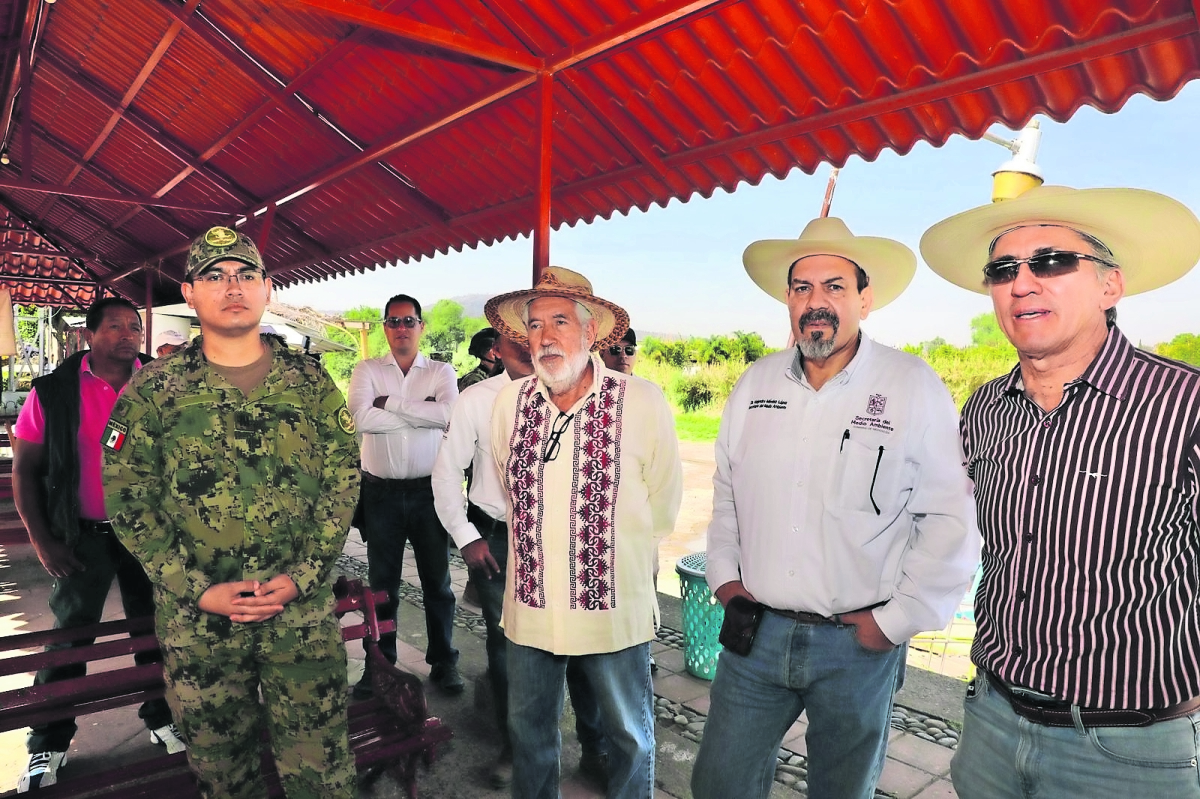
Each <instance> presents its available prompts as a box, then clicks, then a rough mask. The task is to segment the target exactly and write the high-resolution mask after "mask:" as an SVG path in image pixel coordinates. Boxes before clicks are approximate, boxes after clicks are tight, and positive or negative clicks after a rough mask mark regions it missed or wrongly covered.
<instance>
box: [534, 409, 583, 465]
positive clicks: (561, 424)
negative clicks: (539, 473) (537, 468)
mask: <svg viewBox="0 0 1200 799" xmlns="http://www.w3.org/2000/svg"><path fill="white" fill-rule="evenodd" d="M574 418H575V414H573V413H572V414H569V415H568V414H565V413H563V412H562V411H559V412H558V418H557V419H555V420H554V426H553V427H551V428H550V438H548V439H546V454H545V455H543V456H542V463H549V462H550V461H552V460H554V459H555V458H557V457H558V450H559V449H560V445H561V443H562V436H563V433H565V432H566V431H567V425H569V424H571V420H572V419H574Z"/></svg>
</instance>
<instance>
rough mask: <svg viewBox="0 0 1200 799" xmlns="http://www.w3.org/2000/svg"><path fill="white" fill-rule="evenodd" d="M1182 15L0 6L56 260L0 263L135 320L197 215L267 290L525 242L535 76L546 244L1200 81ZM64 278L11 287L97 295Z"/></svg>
mask: <svg viewBox="0 0 1200 799" xmlns="http://www.w3.org/2000/svg"><path fill="white" fill-rule="evenodd" d="M1196 9H1197V6H1196V4H1195V3H1194V2H1193V1H1192V0H1108V1H1107V2H1105V3H1097V2H1094V0H1059V2H1045V3H1022V4H1020V13H1019V14H1014V13H1013V11H1012V10H1013V4H1012V3H1011V2H1008V0H806V2H804V3H803V4H801V3H796V2H790V1H785V0H741V1H740V2H733V1H732V0H572V2H569V3H563V2H561V0H488V1H487V2H483V0H416V1H415V2H414V1H413V0H271V1H270V2H268V1H267V0H205V2H203V4H201V3H200V2H199V0H69V2H61V3H56V4H54V5H46V4H44V3H42V2H39V1H38V0H0V33H2V34H4V35H5V36H6V42H5V43H6V45H7V47H6V49H5V51H4V53H5V55H4V56H0V69H3V70H4V72H3V74H0V80H3V83H2V84H0V88H3V89H4V91H5V105H4V109H5V110H4V113H3V115H2V118H0V123H2V124H0V134H3V144H4V146H5V147H6V148H7V151H8V153H9V156H10V159H11V163H9V164H8V165H7V166H0V203H2V204H3V206H4V207H5V208H7V210H8V212H9V214H10V216H11V217H12V218H13V219H16V220H19V222H14V224H13V225H12V226H16V227H28V228H31V229H33V230H36V231H38V233H37V234H36V235H38V236H40V237H42V238H41V239H40V240H42V241H44V242H45V243H46V244H47V246H51V247H54V248H56V249H57V250H58V251H59V252H61V253H64V254H65V256H60V257H59V258H58V259H57V260H53V264H56V266H51V265H50V264H51V261H46V260H45V259H42V260H41V261H39V262H38V264H37V265H33V264H31V263H30V262H29V261H28V260H22V259H27V258H28V256H25V255H20V254H13V253H3V254H0V259H2V260H0V272H3V274H6V275H16V274H26V273H31V272H29V270H31V269H36V270H37V274H45V275H46V276H59V277H62V276H63V275H66V274H68V272H69V273H70V275H71V276H72V277H80V278H81V279H87V278H88V273H85V272H82V271H81V270H82V268H83V267H86V269H87V270H88V271H89V272H90V273H91V276H92V277H95V278H98V279H100V280H102V281H106V286H107V287H108V288H110V289H113V290H116V291H119V292H121V293H125V294H127V295H129V296H131V298H133V299H134V300H135V301H139V302H140V301H142V300H144V298H145V296H146V293H145V292H146V289H145V282H146V279H147V275H148V274H149V275H157V276H156V277H154V278H153V279H154V280H155V286H156V289H155V292H156V295H157V296H158V299H157V301H160V302H161V301H166V300H170V299H174V297H175V296H176V292H177V289H176V288H175V284H176V283H177V281H178V278H179V276H180V275H181V273H182V252H183V248H184V247H185V246H186V243H187V241H188V240H189V238H190V237H192V236H194V235H195V234H196V233H198V232H200V231H201V230H203V229H204V228H205V227H207V226H208V225H209V224H212V223H214V222H224V223H232V222H234V221H235V220H238V221H239V222H240V224H242V225H243V227H244V229H246V230H247V231H248V232H249V233H251V235H254V236H256V237H257V236H259V235H261V229H262V227H263V224H264V220H265V219H267V218H270V219H271V224H270V229H269V243H268V245H267V247H266V250H265V257H266V260H267V262H268V265H269V268H270V269H271V271H272V273H273V274H274V277H275V279H276V281H277V282H278V283H281V284H287V283H291V282H295V281H304V280H315V279H320V278H323V277H328V276H330V275H335V274H341V273H345V272H349V271H355V270H362V269H365V268H374V266H375V265H376V264H378V263H380V262H383V261H393V260H409V259H414V258H422V257H428V256H431V255H433V254H434V253H436V252H444V251H446V250H447V249H451V248H454V249H458V248H461V247H462V246H463V245H475V244H477V243H481V242H482V243H491V242H494V241H496V240H499V239H502V238H505V237H509V236H515V235H519V234H521V233H528V232H530V231H531V230H532V229H533V228H534V225H535V219H536V216H535V214H536V209H537V186H538V183H537V176H538V160H539V149H538V147H539V144H538V141H539V140H538V119H539V107H540V106H539V103H540V99H539V98H540V94H539V89H538V77H537V76H538V74H539V73H542V74H548V75H550V76H551V79H550V85H551V87H552V88H551V98H552V102H553V126H552V135H551V146H552V160H551V186H552V202H551V209H550V220H551V224H553V225H556V226H557V225H560V224H562V223H564V222H565V223H568V224H574V223H576V222H579V221H585V222H586V221H591V220H593V219H595V218H596V217H597V216H599V217H605V218H607V217H609V216H611V215H612V214H613V212H621V213H624V212H627V211H629V210H630V209H632V208H640V209H645V208H647V207H649V206H650V205H651V204H654V203H658V204H665V203H666V202H667V201H668V200H670V199H671V198H681V199H682V198H687V197H689V196H691V195H692V194H700V195H702V196H709V195H711V194H712V193H713V191H715V190H716V189H717V188H723V189H727V190H729V189H733V188H734V187H735V186H736V185H737V184H738V183H741V182H749V183H758V182H759V181H760V180H761V179H762V178H763V177H764V176H765V175H767V174H772V175H776V176H783V175H784V174H786V173H787V172H788V171H789V170H791V169H793V168H797V167H798V168H800V169H803V170H805V171H812V170H814V169H815V168H816V167H817V166H818V165H819V164H820V163H823V162H826V163H832V164H836V165H841V164H843V163H844V162H845V161H846V160H847V159H848V158H849V157H850V156H851V155H855V154H857V155H860V156H861V157H863V158H865V159H867V160H870V159H873V158H875V157H876V156H877V155H878V153H879V152H880V151H881V150H883V149H884V148H890V149H892V150H895V151H897V152H900V153H904V152H907V151H908V150H910V149H911V148H912V147H913V146H914V144H916V143H917V142H918V141H928V142H931V143H933V144H941V143H943V142H945V141H946V139H947V138H948V137H949V136H951V135H953V134H956V133H958V134H964V135H966V136H970V137H978V136H980V135H981V134H982V133H983V132H984V131H985V130H986V129H987V128H988V127H989V126H990V125H992V124H993V123H997V122H1000V123H1003V124H1005V125H1007V126H1009V127H1011V128H1017V127H1020V126H1021V125H1023V124H1024V123H1025V122H1026V121H1028V120H1029V118H1030V117H1032V116H1033V115H1034V114H1045V115H1047V116H1049V117H1051V118H1053V119H1056V120H1063V119H1066V118H1067V117H1069V116H1070V115H1071V114H1072V113H1073V112H1074V111H1075V110H1076V109H1077V108H1078V107H1079V106H1080V105H1083V104H1090V105H1093V106H1096V107H1097V108H1099V109H1101V110H1103V111H1108V112H1112V111H1116V110H1118V109H1119V108H1120V107H1121V106H1122V105H1123V104H1124V102H1125V101H1126V100H1127V99H1128V98H1129V97H1130V96H1131V95H1132V94H1134V93H1139V92H1140V93H1144V94H1148V95H1150V96H1152V97H1154V98H1157V99H1165V98H1168V97H1171V96H1173V95H1174V94H1175V93H1176V92H1178V91H1179V89H1180V88H1181V87H1182V86H1183V84H1184V83H1185V82H1187V81H1188V80H1190V79H1192V78H1193V77H1195V76H1196V75H1197V74H1198V71H1200V53H1198V42H1200V37H1198V32H1197V19H1196ZM27 51H28V52H32V54H33V70H32V73H31V74H29V76H28V77H27V76H26V73H25V72H24V71H23V70H22V69H21V62H20V59H19V57H18V56H19V55H20V54H21V53H23V52H27ZM24 85H27V86H28V91H23V90H22V86H24ZM27 142H28V144H27ZM27 147H28V150H27V149H26V148H27ZM34 184H40V185H34ZM272 202H274V203H276V208H275V210H274V212H273V213H269V212H266V209H267V206H268V204H270V203H272ZM247 219H248V221H246V220H247ZM30 235H32V234H30ZM139 267H142V268H143V269H142V270H140V271H139ZM146 267H148V270H146ZM45 270H49V271H45ZM56 270H57V271H56ZM71 270H75V271H71ZM60 273H61V274H60ZM10 285H11V283H10ZM64 285H65V284H61V283H59V284H45V286H44V287H43V288H44V289H45V290H44V291H43V292H42V294H41V295H39V294H37V291H34V293H33V294H32V295H22V296H33V297H40V298H41V299H43V300H45V301H48V302H83V301H87V299H88V298H89V297H90V296H91V295H87V296H84V295H81V294H80V293H79V292H78V291H77V287H68V288H70V291H69V292H68V291H67V290H66V289H64V288H63V287H64ZM93 293H94V292H93Z"/></svg>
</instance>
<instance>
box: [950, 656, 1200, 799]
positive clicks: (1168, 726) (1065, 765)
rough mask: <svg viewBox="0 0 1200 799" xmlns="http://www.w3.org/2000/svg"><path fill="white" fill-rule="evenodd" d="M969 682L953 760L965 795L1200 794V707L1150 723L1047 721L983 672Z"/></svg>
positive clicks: (1113, 798)
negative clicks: (1017, 707) (1015, 702)
mask: <svg viewBox="0 0 1200 799" xmlns="http://www.w3.org/2000/svg"><path fill="white" fill-rule="evenodd" d="M971 686H972V687H971V688H970V689H968V692H967V698H966V700H965V702H964V710H965V716H964V720H963V732H962V739H961V740H960V742H959V745H958V751H957V752H955V753H954V759H953V760H952V761H951V763H950V776H951V778H952V779H953V780H954V790H955V791H957V792H958V795H959V797H960V799H1025V798H1026V797H1033V796H1037V797H1047V799H1057V797H1064V799H1065V798H1066V797H1087V799H1129V797H1145V799H1168V797H1169V798H1170V799H1189V797H1190V799H1196V797H1200V770H1198V768H1197V758H1198V757H1200V746H1198V745H1197V742H1198V741H1200V713H1193V714H1192V715H1191V716H1184V717H1183V718H1178V719H1172V720H1170V721H1160V722H1158V723H1157V724H1151V725H1150V726H1148V727H1093V728H1091V729H1084V728H1075V727H1046V726H1043V725H1041V724H1036V723H1034V722H1032V721H1029V720H1028V719H1024V718H1021V717H1020V716H1018V715H1017V714H1016V713H1014V712H1013V709H1012V706H1011V705H1010V704H1009V703H1008V700H1007V699H1005V698H1004V697H1003V696H1001V695H1000V694H998V693H997V692H996V690H995V689H994V688H993V687H992V686H991V685H990V684H988V681H987V679H986V678H983V677H982V675H981V677H979V678H976V680H975V682H973V683H972V684H971Z"/></svg>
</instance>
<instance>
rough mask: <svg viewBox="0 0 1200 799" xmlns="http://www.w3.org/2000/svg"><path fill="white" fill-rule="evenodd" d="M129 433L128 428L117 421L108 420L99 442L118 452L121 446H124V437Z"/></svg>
mask: <svg viewBox="0 0 1200 799" xmlns="http://www.w3.org/2000/svg"><path fill="white" fill-rule="evenodd" d="M127 435H129V428H128V427H126V426H125V425H123V424H119V423H117V422H109V423H108V426H106V427H105V428H104V433H103V435H101V437H100V443H101V444H102V445H103V446H104V447H105V448H106V449H111V450H112V451H113V452H120V451H121V447H123V446H125V437H126V436H127Z"/></svg>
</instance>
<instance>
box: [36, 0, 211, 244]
mask: <svg viewBox="0 0 1200 799" xmlns="http://www.w3.org/2000/svg"><path fill="white" fill-rule="evenodd" d="M199 5H200V0H188V2H187V4H186V5H185V6H184V7H183V13H184V15H185V16H190V15H191V14H192V12H194V11H195V10H196V7H197V6H199ZM182 31H183V22H182V21H181V20H178V19H176V20H175V21H174V22H172V23H171V25H170V26H169V27H168V28H167V32H166V33H164V34H163V36H162V38H161V39H159V40H158V44H157V45H156V46H155V48H154V51H153V52H152V53H150V56H149V57H148V58H147V59H146V62H145V63H144V64H142V68H141V69H140V70H139V71H138V74H137V75H136V76H135V77H134V79H133V82H132V83H131V84H130V85H129V88H128V89H126V90H125V94H124V96H123V97H121V99H120V100H119V101H118V102H117V104H116V106H115V107H114V108H113V109H112V113H111V114H109V116H108V121H107V122H105V123H104V126H103V127H101V128H100V132H99V133H97V134H96V138H95V139H93V140H92V143H91V144H90V145H89V146H88V148H87V149H86V150H84V152H83V155H82V156H80V157H79V158H77V159H75V166H74V167H73V168H72V169H71V172H70V174H68V175H67V177H66V178H65V179H63V181H62V182H63V183H64V184H66V185H68V186H69V185H70V184H71V183H73V182H74V181H75V178H77V177H79V175H80V173H81V172H83V169H84V167H86V166H87V164H88V162H89V161H91V160H92V159H93V158H94V157H95V156H96V153H97V152H99V151H100V148H101V147H103V146H104V143H105V142H106V141H108V137H109V136H111V135H112V132H113V131H114V130H115V129H116V127H117V123H119V122H120V121H121V119H122V117H124V115H125V112H126V111H127V110H128V109H129V106H130V105H132V104H133V100H134V98H136V97H137V96H138V92H140V91H141V90H142V87H143V86H145V85H146V81H148V80H150V75H151V74H152V73H153V72H154V70H155V69H156V68H157V67H158V65H159V63H160V62H161V61H162V59H163V57H164V56H165V55H166V54H167V50H168V49H170V47H171V45H172V44H174V42H175V39H176V37H178V36H179V34H180V33H181V32H182ZM55 202H56V199H55V198H54V197H50V198H48V199H47V200H46V202H44V203H42V206H41V208H39V209H38V210H37V211H36V212H35V213H34V218H35V219H37V220H38V221H39V222H40V221H42V220H43V219H45V218H46V215H47V214H49V213H50V210H51V209H52V208H53V207H54V203H55Z"/></svg>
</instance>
